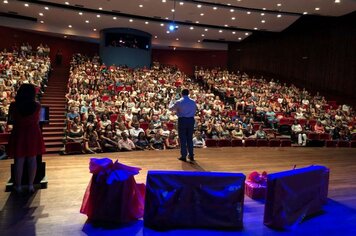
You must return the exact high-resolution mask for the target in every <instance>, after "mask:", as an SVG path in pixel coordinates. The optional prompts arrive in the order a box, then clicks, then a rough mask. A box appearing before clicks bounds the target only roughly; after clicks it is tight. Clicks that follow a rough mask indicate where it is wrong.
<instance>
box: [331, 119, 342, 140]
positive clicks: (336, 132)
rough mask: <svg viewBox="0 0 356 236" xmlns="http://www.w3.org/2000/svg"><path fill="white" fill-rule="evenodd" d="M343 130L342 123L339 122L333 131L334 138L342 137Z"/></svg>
mask: <svg viewBox="0 0 356 236" xmlns="http://www.w3.org/2000/svg"><path fill="white" fill-rule="evenodd" d="M342 130H343V127H342V124H341V123H340V122H339V123H338V124H337V125H336V126H335V128H334V129H333V130H332V132H331V133H332V138H333V140H339V139H340V138H341V133H342Z"/></svg>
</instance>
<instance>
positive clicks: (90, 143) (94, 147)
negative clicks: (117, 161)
mask: <svg viewBox="0 0 356 236" xmlns="http://www.w3.org/2000/svg"><path fill="white" fill-rule="evenodd" d="M89 127H90V126H89ZM84 151H85V152H86V153H91V154H95V153H98V152H102V149H101V146H100V143H99V139H98V137H97V136H96V135H95V134H93V133H92V134H89V135H88V136H87V138H86V139H85V142H84Z"/></svg>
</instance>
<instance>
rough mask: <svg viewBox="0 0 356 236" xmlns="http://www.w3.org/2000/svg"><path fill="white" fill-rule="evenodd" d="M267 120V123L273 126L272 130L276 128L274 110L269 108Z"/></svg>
mask: <svg viewBox="0 0 356 236" xmlns="http://www.w3.org/2000/svg"><path fill="white" fill-rule="evenodd" d="M265 115H266V118H267V122H268V123H269V124H270V125H271V128H272V129H274V128H275V123H276V121H277V120H276V113H274V111H273V110H272V108H269V109H268V111H267V112H266V114H265Z"/></svg>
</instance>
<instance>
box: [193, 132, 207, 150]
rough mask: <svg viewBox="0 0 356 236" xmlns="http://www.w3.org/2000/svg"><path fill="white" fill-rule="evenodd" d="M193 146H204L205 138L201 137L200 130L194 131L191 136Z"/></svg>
mask: <svg viewBox="0 0 356 236" xmlns="http://www.w3.org/2000/svg"><path fill="white" fill-rule="evenodd" d="M193 146H194V147H195V148H206V144H205V140H204V139H203V137H202V134H201V132H200V131H196V132H195V136H194V138H193Z"/></svg>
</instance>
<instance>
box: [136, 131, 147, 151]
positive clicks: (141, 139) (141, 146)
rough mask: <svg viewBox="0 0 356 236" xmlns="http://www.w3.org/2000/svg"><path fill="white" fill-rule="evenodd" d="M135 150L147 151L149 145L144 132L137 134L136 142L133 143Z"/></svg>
mask: <svg viewBox="0 0 356 236" xmlns="http://www.w3.org/2000/svg"><path fill="white" fill-rule="evenodd" d="M135 146H136V150H149V149H150V143H149V142H148V140H147V138H146V134H145V132H140V133H139V134H138V137H137V140H136V142H135Z"/></svg>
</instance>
